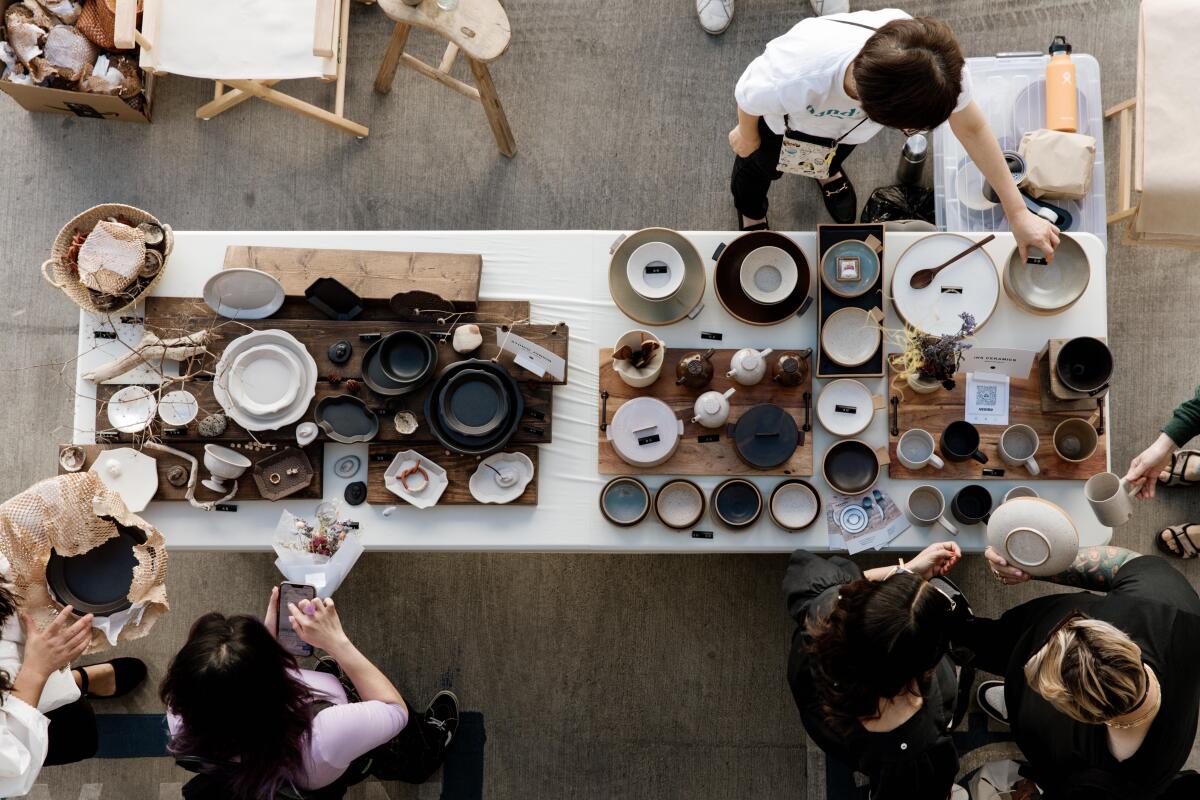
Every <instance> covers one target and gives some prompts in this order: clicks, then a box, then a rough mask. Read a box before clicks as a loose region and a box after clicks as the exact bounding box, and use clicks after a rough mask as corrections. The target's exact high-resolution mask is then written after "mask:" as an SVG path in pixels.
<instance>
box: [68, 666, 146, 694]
mask: <svg viewBox="0 0 1200 800" xmlns="http://www.w3.org/2000/svg"><path fill="white" fill-rule="evenodd" d="M101 664H108V665H110V666H111V667H112V669H113V675H114V678H115V683H116V689H115V690H114V691H113V693H112V694H93V693H92V692H90V691H88V674H87V669H86V668H85V667H75V669H73V670H71V671H72V672H77V673H79V691H80V692H81V693H82V694H83V696H84V697H88V698H91V699H93V700H111V699H112V698H114V697H120V696H121V695H124V694H129V693H130V692H132V691H133V690H134V689H136V688H137V687H139V686H141V685H142V681H144V680H145V679H146V665H145V663H144V662H142V661H141V659H137V658H114V659H112V660H111V661H101V662H99V663H97V664H88V665H87V666H88V667H98V666H100V665H101Z"/></svg>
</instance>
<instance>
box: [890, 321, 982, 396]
mask: <svg viewBox="0 0 1200 800" xmlns="http://www.w3.org/2000/svg"><path fill="white" fill-rule="evenodd" d="M958 316H959V318H960V319H962V326H961V327H960V328H959V330H958V333H952V334H951V333H945V334H942V335H940V336H932V335H930V334H928V333H924V332H922V331H919V330H917V329H916V328H913V327H912V326H910V325H905V326H904V330H903V331H889V332H888V334H889V336H891V337H892V339H893V340H896V341H897V343H898V344H900V346H901V348H902V349H901V351H900V352H899V353H898V354H896V355H895V356H893V358H892V366H893V368H894V369H895V371H896V374H895V378H894V380H895V381H901V382H904V381H907V380H908V379H909V378H914V377H915V378H917V379H919V380H922V381H936V382H938V383H941V384H942V386H944V387H945V388H947V389H953V388H954V373H956V372H958V367H959V365H960V364H961V363H962V359H963V353H964V352H965V351H967V350H970V349H971V345H970V343H968V342H967V341H966V340H967V339H968V338H970V337H971V336H972V335H974V333H975V317H973V316H971V315H970V314H968V313H966V312H963V313H961V314H959V315H958Z"/></svg>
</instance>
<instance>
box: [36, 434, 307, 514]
mask: <svg viewBox="0 0 1200 800" xmlns="http://www.w3.org/2000/svg"><path fill="white" fill-rule="evenodd" d="M164 444H166V445H167V446H168V447H174V448H175V449H176V450H182V451H183V452H185V453H187V454H188V455H190V456H193V457H194V458H195V459H196V460H197V461H198V462H199V463H200V466H199V469H200V475H199V477H198V479H197V483H196V499H197V500H199V501H201V502H204V501H206V500H215V499H217V498H218V497H219V495H217V494H215V493H214V492H213V491H212V490H211V489H209V488H208V487H206V486H203V485H201V484H200V481H202V480H204V479H205V478H207V477H208V476H209V475H208V470H206V469H205V468H204V444H205V443H204V442H177V441H168V442H164ZM70 446H71V445H65V444H60V445H59V446H58V452H59V453H61V452H62V451H63V449H64V448H66V447H70ZM79 446H80V447H82V448H83V452H84V454H85V456H86V459H85V461H84V465H83V469H85V470H86V469H91V466H92V464H93V463H95V461H96V458H97V457H99V455H100V454H101V453H103V452H104V451H105V450H112V449H115V448H118V447H128V446H129V445H127V444H87V445H79ZM144 452H145V453H146V455H148V456H150V457H151V458H153V459H155V460H156V461H157V462H158V464H157V465H156V466H157V467H158V491H156V492H155V493H154V499H155V500H156V501H157V500H165V501H183V502H186V501H187V497H186V494H187V487H186V486H172V485H171V484H170V483H169V482H168V481H167V471H168V470H169V469H170V468H171V467H173V466H175V465H176V464H178V465H180V466H182V467H183V468H184V469H188V467H189V465H188V463H187V462H186V461H184V460H183V459H181V458H179V457H177V456H174V455H171V454H170V453H163V452H159V451H157V450H145V451H144ZM241 452H243V453H245V455H246V457H247V458H249V459H250V460H251V461H252V462H257V461H258V460H259V459H262V458H266V457H267V456H269V455H273V454H274V453H275V452H277V451H276V450H272V449H270V448H267V449H265V450H260V451H250V450H242V451H241ZM304 452H305V454H306V455H308V460H309V461H310V462H311V463H312V467H313V481H312V483H310V484H309V485H308V486H307V487H305V488H304V489H301V490H300V491H298V492H296V493H295V494H293V495H289V496H288V497H285V498H284V500H306V499H307V500H312V499H318V498H320V497H321V487H322V478H323V475H322V468H323V463H324V456H325V445H324V443H322V442H313V443H312V444H310V445H309V446H308V447H306V448H304ZM253 470H254V467H251V468H250V469H248V470H246V474H245V475H243V476H242V477H240V478H238V491H237V494H236V495H234V497H233V500H231V501H230V502H233V501H239V500H262V499H263V497H262V495H261V494H260V493H259V491H258V484H257V483H255V481H254V475H253V474H252V473H253ZM58 472H59V474H60V475H61V474H64V473H65V472H66V470H64V469H63V468H62V467H61V466H60V467H59V469H58Z"/></svg>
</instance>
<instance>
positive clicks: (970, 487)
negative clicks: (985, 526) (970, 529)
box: [950, 483, 992, 525]
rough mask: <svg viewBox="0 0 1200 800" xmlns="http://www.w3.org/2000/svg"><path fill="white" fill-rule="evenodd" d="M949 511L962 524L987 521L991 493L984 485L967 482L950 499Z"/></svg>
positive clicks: (990, 505)
mask: <svg viewBox="0 0 1200 800" xmlns="http://www.w3.org/2000/svg"><path fill="white" fill-rule="evenodd" d="M950 513H951V514H953V515H954V518H955V519H956V520H958V521H959V522H961V523H962V524H963V525H976V524H978V523H980V522H987V519H988V517H989V516H990V515H991V513H992V493H991V492H989V491H988V490H987V487H986V486H980V485H979V484H978V483H968V484H967V485H966V486H964V487H963V488H961V489H959V490H958V493H957V494H955V495H954V499H953V500H951V501H950Z"/></svg>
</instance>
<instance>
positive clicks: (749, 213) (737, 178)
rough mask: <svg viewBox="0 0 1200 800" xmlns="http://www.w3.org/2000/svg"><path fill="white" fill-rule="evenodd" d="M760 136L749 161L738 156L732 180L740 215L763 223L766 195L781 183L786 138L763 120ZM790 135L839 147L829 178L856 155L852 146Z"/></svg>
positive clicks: (794, 136)
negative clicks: (781, 157)
mask: <svg viewBox="0 0 1200 800" xmlns="http://www.w3.org/2000/svg"><path fill="white" fill-rule="evenodd" d="M758 135H759V136H760V137H761V138H762V144H760V145H759V146H758V149H757V150H755V151H754V152H753V153H751V154H750V156H749V157H748V158H742V157H741V156H736V157H735V158H734V161H733V174H732V175H731V176H730V177H729V191H731V192H732V193H733V205H734V207H735V208H737V210H738V213H739V214H741V215H742V216H743V217H746V218H747V219H762V218H764V217H765V216H767V205H768V203H767V193H768V192H769V191H771V182H772V181H777V180H779V178H780V177H781V176H782V175H783V173H782V172H780V171H779V170H778V169H776V166H778V164H779V149H780V148H781V147H782V146H783V136H782V135H780V134H778V133H775V132H774V131H773V130H771V129H770V128H769V127H767V123H766V122H765V121H764V120H763V119H762V117H759V119H758ZM790 135H791V136H792V138H795V139H799V140H801V141H804V142H812V143H813V144H822V145H825V146H826V147H830V146H834V147H836V152H835V153H834V154H833V162H832V163H830V165H829V174H830V175H836V174H837V173H838V170H840V169H841V168H842V162H843V161H845V160H846V156H848V155H850V153H852V152H853V151H854V145H852V144H839V145H834V144H833V140H832V139H822V138H820V137H817V136H808V135H807V134H803V133H799V132H798V131H790Z"/></svg>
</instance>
